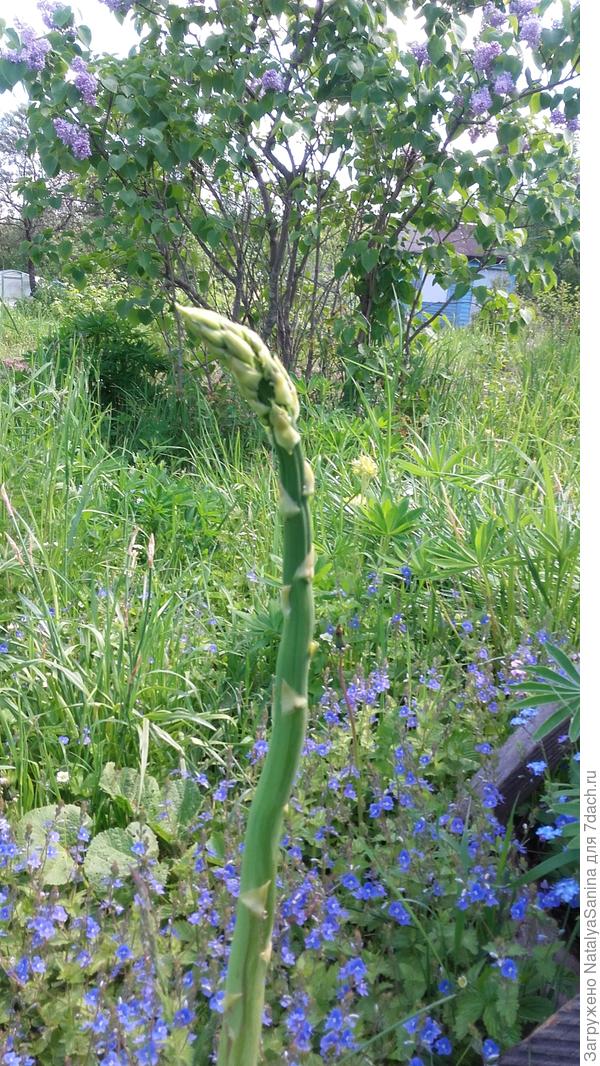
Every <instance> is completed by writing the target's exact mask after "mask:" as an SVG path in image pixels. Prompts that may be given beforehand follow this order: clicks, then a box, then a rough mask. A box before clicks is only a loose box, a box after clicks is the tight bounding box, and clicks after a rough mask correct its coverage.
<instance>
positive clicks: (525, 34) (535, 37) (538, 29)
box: [519, 15, 542, 49]
mask: <svg viewBox="0 0 600 1066" xmlns="http://www.w3.org/2000/svg"><path fill="white" fill-rule="evenodd" d="M541 36H542V20H541V19H540V18H538V16H537V15H530V16H529V17H528V18H525V19H523V21H522V22H521V25H520V27H519V39H520V40H521V41H525V43H526V44H528V45H529V47H530V48H533V49H536V48H537V47H538V45H539V43H540V37H541Z"/></svg>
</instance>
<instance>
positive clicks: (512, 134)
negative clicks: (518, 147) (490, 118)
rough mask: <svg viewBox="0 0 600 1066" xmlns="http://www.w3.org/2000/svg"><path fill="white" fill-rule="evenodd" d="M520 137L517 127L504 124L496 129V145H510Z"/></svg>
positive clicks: (519, 130)
mask: <svg viewBox="0 0 600 1066" xmlns="http://www.w3.org/2000/svg"><path fill="white" fill-rule="evenodd" d="M520 135H521V129H520V127H519V126H515V125H513V124H510V123H509V124H507V123H504V124H503V125H501V126H499V127H498V144H511V143H512V141H514V140H516V139H517V137H519V136H520Z"/></svg>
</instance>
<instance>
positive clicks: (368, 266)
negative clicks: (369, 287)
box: [360, 248, 379, 273]
mask: <svg viewBox="0 0 600 1066" xmlns="http://www.w3.org/2000/svg"><path fill="white" fill-rule="evenodd" d="M378 259H379V249H378V248H365V249H364V251H363V252H361V256H360V261H361V263H362V265H363V267H364V268H365V271H366V272H367V273H369V271H371V270H372V269H373V267H374V266H376V265H377V260H378Z"/></svg>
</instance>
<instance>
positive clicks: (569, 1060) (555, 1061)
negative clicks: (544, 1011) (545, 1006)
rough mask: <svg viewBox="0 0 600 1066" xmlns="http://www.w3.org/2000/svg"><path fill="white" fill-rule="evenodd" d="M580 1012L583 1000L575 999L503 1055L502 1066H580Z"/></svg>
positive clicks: (500, 1059)
mask: <svg viewBox="0 0 600 1066" xmlns="http://www.w3.org/2000/svg"><path fill="white" fill-rule="evenodd" d="M580 1009H581V1004H580V997H579V996H575V997H574V998H573V999H570V1000H569V1001H568V1003H565V1004H564V1005H563V1006H562V1007H560V1009H559V1010H557V1011H556V1014H553V1015H552V1017H551V1018H548V1019H547V1020H546V1021H545V1022H543V1024H542V1025H540V1026H538V1028H537V1029H534V1031H533V1033H531V1035H530V1036H528V1037H527V1039H526V1040H522V1041H521V1043H520V1044H517V1046H516V1047H514V1048H511V1049H510V1050H509V1051H506V1052H505V1053H504V1054H503V1055H501V1056H500V1058H499V1059H498V1066H579V1012H580Z"/></svg>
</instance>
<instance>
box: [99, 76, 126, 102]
mask: <svg viewBox="0 0 600 1066" xmlns="http://www.w3.org/2000/svg"><path fill="white" fill-rule="evenodd" d="M100 84H101V85H103V86H104V88H105V89H108V91H109V93H118V91H119V83H118V81H117V79H116V78H113V76H112V74H103V75H102V77H101V78H100ZM119 99H126V98H125V97H119Z"/></svg>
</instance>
